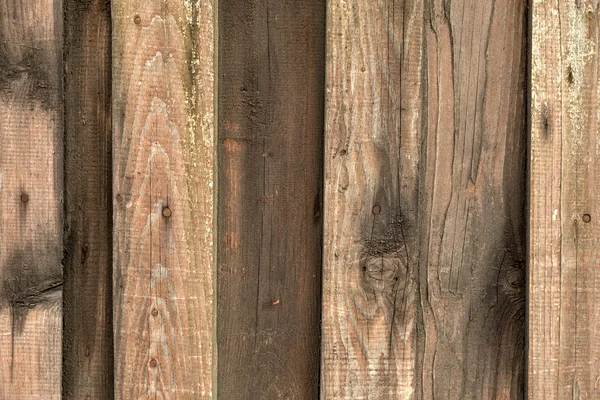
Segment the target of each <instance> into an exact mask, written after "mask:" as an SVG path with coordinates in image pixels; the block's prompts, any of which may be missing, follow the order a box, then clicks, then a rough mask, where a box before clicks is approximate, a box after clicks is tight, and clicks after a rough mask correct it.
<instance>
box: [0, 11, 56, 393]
mask: <svg viewBox="0 0 600 400" xmlns="http://www.w3.org/2000/svg"><path fill="white" fill-rule="evenodd" d="M61 58H62V2H61V1H60V0H55V1H53V0H35V1H26V2H14V1H7V0H2V1H0V204H2V206H1V207H0V360H1V361H0V399H11V400H21V399H23V400H29V399H60V397H61V339H62V268H61V257H62V222H61V218H62V187H63V184H62V96H61V90H62V89H61V81H62V68H61Z"/></svg>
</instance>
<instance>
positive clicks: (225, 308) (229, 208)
mask: <svg viewBox="0 0 600 400" xmlns="http://www.w3.org/2000/svg"><path fill="white" fill-rule="evenodd" d="M219 15H220V17H219V18H220V23H219V26H220V28H219V31H220V74H221V76H220V79H219V82H220V86H219V129H220V131H219V132H220V133H219V135H220V140H219V155H220V156H219V157H220V159H219V241H218V248H219V252H218V254H219V260H218V265H219V275H218V276H219V278H218V290H217V293H218V302H217V303H218V335H217V337H218V347H219V368H218V370H219V372H218V382H219V396H220V397H221V398H223V399H281V398H283V399H315V398H317V397H318V388H319V330H320V327H319V326H320V324H319V323H320V318H319V317H320V292H321V237H322V233H321V232H322V222H321V221H322V218H321V196H322V194H321V192H322V182H323V167H322V165H323V161H322V152H323V87H324V64H325V63H324V56H325V54H324V53H325V47H324V42H325V4H324V1H322V0H318V1H317V0H313V1H291V0H278V1H273V0H252V1H247V0H229V1H223V2H221V6H220V9H219Z"/></svg>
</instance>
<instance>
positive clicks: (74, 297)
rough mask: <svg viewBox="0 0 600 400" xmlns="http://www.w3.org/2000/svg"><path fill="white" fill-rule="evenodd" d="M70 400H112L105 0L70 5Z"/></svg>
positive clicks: (66, 351) (66, 382)
mask: <svg viewBox="0 0 600 400" xmlns="http://www.w3.org/2000/svg"><path fill="white" fill-rule="evenodd" d="M64 10H65V13H64V17H65V22H64V23H65V28H64V29H65V44H64V62H65V77H66V78H65V83H64V84H65V97H64V98H65V118H64V121H65V209H66V215H65V228H66V232H65V238H64V241H65V243H64V262H65V271H64V279H65V288H64V296H63V300H64V334H63V360H64V363H63V394H64V397H65V399H74V400H76V399H102V400H105V399H106V400H108V399H112V398H113V391H114V386H113V340H112V336H113V329H112V192H111V188H112V159H111V152H112V149H111V117H110V115H111V114H110V108H111V97H110V93H111V47H110V41H111V29H110V27H111V25H110V3H109V2H107V1H106V0H86V1H82V0H66V1H65V6H64Z"/></svg>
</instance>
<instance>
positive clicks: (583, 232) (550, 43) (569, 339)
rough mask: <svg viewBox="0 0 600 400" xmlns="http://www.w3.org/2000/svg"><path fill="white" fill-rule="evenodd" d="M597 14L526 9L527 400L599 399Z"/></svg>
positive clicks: (589, 8)
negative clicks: (528, 56)
mask: <svg viewBox="0 0 600 400" xmlns="http://www.w3.org/2000/svg"><path fill="white" fill-rule="evenodd" d="M598 12H599V9H598V2H596V1H586V0H573V1H566V0H565V1H563V0H561V1H558V0H554V1H551V0H543V1H542V0H536V1H534V2H533V4H532V40H531V46H532V51H531V160H530V171H531V174H530V190H531V199H530V205H529V214H530V217H529V235H530V255H529V265H530V270H529V354H528V364H529V379H528V395H529V398H530V399H577V400H579V399H596V398H600V385H599V382H600V372H599V371H600V307H599V306H600V283H599V282H598V279H597V271H598V268H599V267H600V261H599V260H600V258H599V255H600V253H599V249H600V246H599V244H600V243H599V239H600V224H599V223H598V221H599V218H600V183H599V179H598V178H599V177H600V136H599V134H598V121H599V116H600V114H599V110H600V108H599V107H598V98H599V96H600V85H599V84H598V82H599V60H598V42H599V36H598V35H599V31H598V23H599V19H598Z"/></svg>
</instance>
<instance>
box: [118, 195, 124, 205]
mask: <svg viewBox="0 0 600 400" xmlns="http://www.w3.org/2000/svg"><path fill="white" fill-rule="evenodd" d="M117 201H118V202H119V203H120V202H122V201H123V196H122V195H121V194H120V193H119V194H117Z"/></svg>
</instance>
